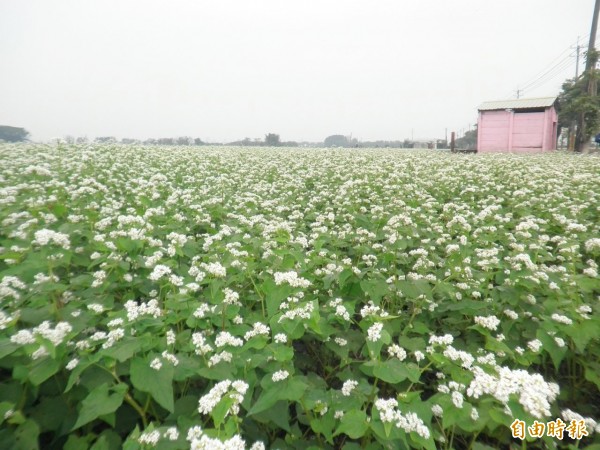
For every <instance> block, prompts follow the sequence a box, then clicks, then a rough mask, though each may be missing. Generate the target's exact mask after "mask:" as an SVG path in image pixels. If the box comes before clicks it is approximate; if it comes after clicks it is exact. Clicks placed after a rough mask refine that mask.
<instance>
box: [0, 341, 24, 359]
mask: <svg viewBox="0 0 600 450" xmlns="http://www.w3.org/2000/svg"><path fill="white" fill-rule="evenodd" d="M19 347H20V345H18V344H13V343H12V342H10V340H9V339H3V340H2V341H0V359H2V358H4V357H5V356H8V355H10V354H11V353H13V352H14V351H15V350H16V349H18V348H19Z"/></svg>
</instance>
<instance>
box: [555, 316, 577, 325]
mask: <svg viewBox="0 0 600 450" xmlns="http://www.w3.org/2000/svg"><path fill="white" fill-rule="evenodd" d="M551 318H552V320H554V321H555V322H558V323H564V324H565V325H572V324H573V321H572V320H571V319H569V318H568V317H567V316H564V315H562V314H558V313H554V314H552V316H551Z"/></svg>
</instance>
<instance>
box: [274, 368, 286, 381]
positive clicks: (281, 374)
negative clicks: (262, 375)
mask: <svg viewBox="0 0 600 450" xmlns="http://www.w3.org/2000/svg"><path fill="white" fill-rule="evenodd" d="M289 375H290V373H289V372H288V371H287V370H278V371H277V372H275V373H274V374H273V376H272V377H271V379H272V380H273V381H275V382H278V381H283V380H285V379H286V378H287V377H288V376H289Z"/></svg>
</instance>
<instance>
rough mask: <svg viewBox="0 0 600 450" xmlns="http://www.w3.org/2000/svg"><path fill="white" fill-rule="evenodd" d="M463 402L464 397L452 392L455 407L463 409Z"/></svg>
mask: <svg viewBox="0 0 600 450" xmlns="http://www.w3.org/2000/svg"><path fill="white" fill-rule="evenodd" d="M463 400H464V398H463V395H462V394H461V393H460V392H458V391H452V403H454V406H456V407H457V408H462V407H463Z"/></svg>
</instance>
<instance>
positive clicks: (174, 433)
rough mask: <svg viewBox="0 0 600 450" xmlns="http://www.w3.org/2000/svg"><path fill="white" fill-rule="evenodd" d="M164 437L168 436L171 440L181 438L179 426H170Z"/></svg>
mask: <svg viewBox="0 0 600 450" xmlns="http://www.w3.org/2000/svg"><path fill="white" fill-rule="evenodd" d="M163 437H164V438H167V439H168V440H170V441H176V440H177V439H179V431H178V430H177V427H170V428H167V430H166V431H165V432H164V433H163Z"/></svg>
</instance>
